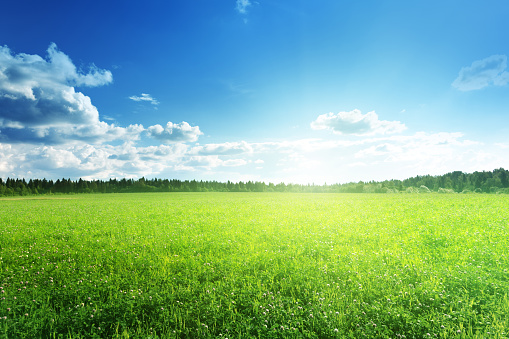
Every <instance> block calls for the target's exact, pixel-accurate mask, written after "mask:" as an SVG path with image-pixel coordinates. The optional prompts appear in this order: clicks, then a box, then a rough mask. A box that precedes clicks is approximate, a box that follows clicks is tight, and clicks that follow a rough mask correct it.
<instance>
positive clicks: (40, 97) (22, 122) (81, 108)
mask: <svg viewBox="0 0 509 339" xmlns="http://www.w3.org/2000/svg"><path fill="white" fill-rule="evenodd" d="M111 82H112V74H111V72H110V71H107V70H102V69H99V68H97V67H96V66H95V65H92V66H91V67H90V68H89V70H88V72H86V73H83V72H81V71H78V70H77V69H76V66H74V64H73V63H72V61H71V59H70V58H69V57H68V56H67V55H65V54H64V53H62V52H61V51H59V50H58V48H57V46H56V45H55V44H51V45H50V46H49V48H48V50H47V57H46V59H43V58H42V57H40V56H38V55H30V54H24V53H20V54H17V55H13V54H12V53H11V51H10V50H9V48H7V47H5V46H4V47H0V140H3V141H4V142H5V141H6V142H24V143H45V144H61V143H66V142H69V141H76V140H77V141H83V142H89V143H101V142H105V141H111V140H115V139H119V138H120V139H122V138H134V139H136V138H137V135H138V134H139V133H140V132H141V131H142V130H143V127H142V126H141V125H131V126H129V127H127V128H122V127H117V126H115V125H110V124H107V123H105V122H102V121H100V120H99V112H98V111H97V108H96V107H95V106H94V105H92V102H91V100H90V98H89V97H88V96H86V95H84V94H83V93H81V92H77V91H76V90H75V87H74V86H101V85H105V84H108V83H111Z"/></svg>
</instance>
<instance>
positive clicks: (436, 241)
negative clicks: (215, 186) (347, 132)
mask: <svg viewBox="0 0 509 339" xmlns="http://www.w3.org/2000/svg"><path fill="white" fill-rule="evenodd" d="M0 247H1V249H0V338H90V337H92V338H230V339H231V338H345V337H346V338H349V337H350V338H363V337H366V338H375V337H376V338H423V337H424V338H428V337H430V338H436V337H438V338H472V337H476V338H491V337H492V338H506V337H509V295H508V294H509V270H508V269H509V196H506V195H481V194H479V195H459V194H456V195H438V194H423V195H411V194H400V195H375V194H371V195H362V194H359V195H357V194H345V195H337V194H277V193H272V194H265V193H259V194H256V193H246V194H243V193H238V194H235V193H188V194H185V193H178V194H177V193H174V194H171V193H170V194H164V193H161V194H125V195H121V194H104V195H70V196H46V197H42V198H30V199H21V198H18V199H2V200H0Z"/></svg>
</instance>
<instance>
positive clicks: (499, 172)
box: [0, 168, 509, 196]
mask: <svg viewBox="0 0 509 339" xmlns="http://www.w3.org/2000/svg"><path fill="white" fill-rule="evenodd" d="M131 192H297V193H298V192H300V193H432V192H437V193H506V194H509V171H507V170H505V169H503V168H500V169H496V170H493V171H483V172H474V173H463V172H461V171H455V172H451V173H447V174H444V175H438V176H431V175H424V176H416V177H412V178H408V179H405V180H385V181H369V182H363V181H360V182H356V183H354V182H350V183H345V184H332V185H327V184H323V185H315V184H308V185H300V184H285V183H279V184H273V183H268V184H266V183H264V182H259V181H254V182H253V181H248V182H242V181H239V182H231V181H227V182H218V181H197V180H177V179H172V180H168V179H156V178H154V179H146V178H140V179H136V180H135V179H125V178H124V179H109V180H83V179H81V178H80V179H79V180H71V179H65V178H63V179H58V180H56V181H53V180H46V179H30V180H29V181H26V180H25V179H18V178H17V179H13V178H7V180H3V179H2V178H0V196H26V195H39V194H75V193H131Z"/></svg>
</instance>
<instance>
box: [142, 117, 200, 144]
mask: <svg viewBox="0 0 509 339" xmlns="http://www.w3.org/2000/svg"><path fill="white" fill-rule="evenodd" d="M147 134H148V135H149V136H151V137H152V138H154V139H157V140H159V141H161V142H164V143H176V142H194V141H196V140H198V136H200V135H202V134H203V133H202V132H201V131H200V128H199V127H198V126H194V127H193V126H191V125H189V124H188V123H187V122H185V121H183V122H181V123H180V124H174V123H172V122H171V121H170V122H168V123H167V124H166V126H165V127H163V126H161V125H154V126H150V127H149V128H148V129H147Z"/></svg>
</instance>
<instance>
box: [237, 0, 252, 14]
mask: <svg viewBox="0 0 509 339" xmlns="http://www.w3.org/2000/svg"><path fill="white" fill-rule="evenodd" d="M251 5H252V4H251V2H250V1H249V0H237V6H236V7H235V8H236V9H237V11H238V12H239V13H241V14H246V13H247V8H248V7H249V6H251Z"/></svg>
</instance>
